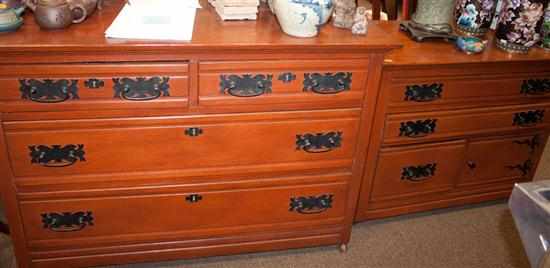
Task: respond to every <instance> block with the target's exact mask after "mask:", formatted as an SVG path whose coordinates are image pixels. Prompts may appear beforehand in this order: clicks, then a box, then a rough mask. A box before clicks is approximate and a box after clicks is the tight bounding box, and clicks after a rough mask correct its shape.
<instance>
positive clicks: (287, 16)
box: [272, 0, 334, 37]
mask: <svg viewBox="0 0 550 268" xmlns="http://www.w3.org/2000/svg"><path fill="white" fill-rule="evenodd" d="M272 3H273V10H274V11H275V15H276V17H277V20H278V21H279V24H280V25H281V28H282V30H283V32H285V33H286V34H288V35H292V36H296V37H313V36H316V35H317V34H318V33H319V27H320V26H321V25H323V24H325V23H326V22H327V21H328V19H329V18H330V15H331V14H332V10H333V7H334V6H333V4H332V0H273V1H272Z"/></svg>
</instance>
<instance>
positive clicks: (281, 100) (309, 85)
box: [199, 60, 368, 109]
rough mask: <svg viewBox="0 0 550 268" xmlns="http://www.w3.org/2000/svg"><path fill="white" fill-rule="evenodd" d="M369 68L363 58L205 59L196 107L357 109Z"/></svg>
mask: <svg viewBox="0 0 550 268" xmlns="http://www.w3.org/2000/svg"><path fill="white" fill-rule="evenodd" d="M367 68H368V62H367V61H365V60H361V61H359V60H349V61H276V62H274V61H266V62H257V61H253V62H224V63H219V62H203V63H201V64H200V71H199V72H200V74H199V77H200V80H199V105H200V106H203V107H209V106H219V105H222V106H224V105H227V106H232V105H241V104H250V105H262V104H272V105H275V106H270V107H272V108H273V107H277V106H276V105H289V104H306V105H307V104H310V105H313V104H315V103H317V104H322V105H323V107H360V106H361V102H362V100H363V95H364V88H365V86H366V80H367ZM262 108H266V107H265V106H259V107H258V108H257V109H262Z"/></svg>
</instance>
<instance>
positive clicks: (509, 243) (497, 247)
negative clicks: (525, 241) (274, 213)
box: [0, 145, 550, 268]
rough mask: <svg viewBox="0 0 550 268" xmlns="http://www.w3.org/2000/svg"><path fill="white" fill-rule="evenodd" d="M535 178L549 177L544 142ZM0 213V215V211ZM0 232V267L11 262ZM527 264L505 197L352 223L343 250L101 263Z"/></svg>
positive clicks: (213, 267)
mask: <svg viewBox="0 0 550 268" xmlns="http://www.w3.org/2000/svg"><path fill="white" fill-rule="evenodd" d="M541 161H542V162H541V163H540V165H539V169H538V170H537V174H536V176H535V179H536V180H538V179H545V178H550V145H549V146H547V147H546V151H545V153H544V155H543V158H542V160H541ZM0 218H1V215H0ZM12 259H13V258H12V255H11V243H10V241H9V238H8V237H7V236H2V235H0V268H12V267H15V266H14V265H15V264H14V263H13V261H12ZM153 267H154V268H182V267H192V268H201V267H204V268H206V267H208V268H218V267H219V268H233V267H234V268H248V267H250V268H259V267H261V268H269V267H273V268H281V267H289V268H292V267H300V268H323V267H331V268H332V267H364V268H401V267H407V268H417V267H418V268H430V267H434V268H435V267H437V268H443V267H445V268H454V267H456V268H477V267H479V268H489V267H490V268H528V267H530V266H529V262H528V260H527V256H526V255H525V252H524V250H523V246H522V244H521V240H520V237H519V235H518V233H517V231H516V228H515V226H514V222H513V219H512V215H511V214H510V212H509V209H508V206H507V203H506V201H505V200H501V201H494V202H485V203H483V204H478V205H469V206H463V207H455V208H448V209H440V210H433V211H429V212H422V213H415V214H409V215H404V216H399V217H393V218H387V219H382V220H374V221H368V222H363V223H359V224H355V225H354V226H353V231H352V239H351V242H350V244H349V250H348V252H346V253H344V254H342V253H340V252H339V251H338V249H337V248H336V247H334V246H333V247H318V248H308V249H296V250H286V251H276V252H266V253H255V254H241V255H232V256H221V257H210V258H199V259H192V260H181V261H175V262H163V263H144V264H132V265H123V266H108V267H104V268H153Z"/></svg>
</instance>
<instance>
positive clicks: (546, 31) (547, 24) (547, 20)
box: [540, 4, 550, 51]
mask: <svg viewBox="0 0 550 268" xmlns="http://www.w3.org/2000/svg"><path fill="white" fill-rule="evenodd" d="M540 33H541V44H540V45H541V47H542V48H544V49H545V50H547V51H550V4H548V7H546V11H544V19H543V20H542V26H541V30H540Z"/></svg>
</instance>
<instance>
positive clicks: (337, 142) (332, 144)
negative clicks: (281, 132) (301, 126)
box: [296, 131, 342, 153]
mask: <svg viewBox="0 0 550 268" xmlns="http://www.w3.org/2000/svg"><path fill="white" fill-rule="evenodd" d="M341 145H342V132H341V131H337V132H335V131H332V132H328V133H317V134H309V133H308V134H302V135H296V150H304V151H306V152H308V153H324V152H328V151H332V149H334V148H338V147H340V146H341Z"/></svg>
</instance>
